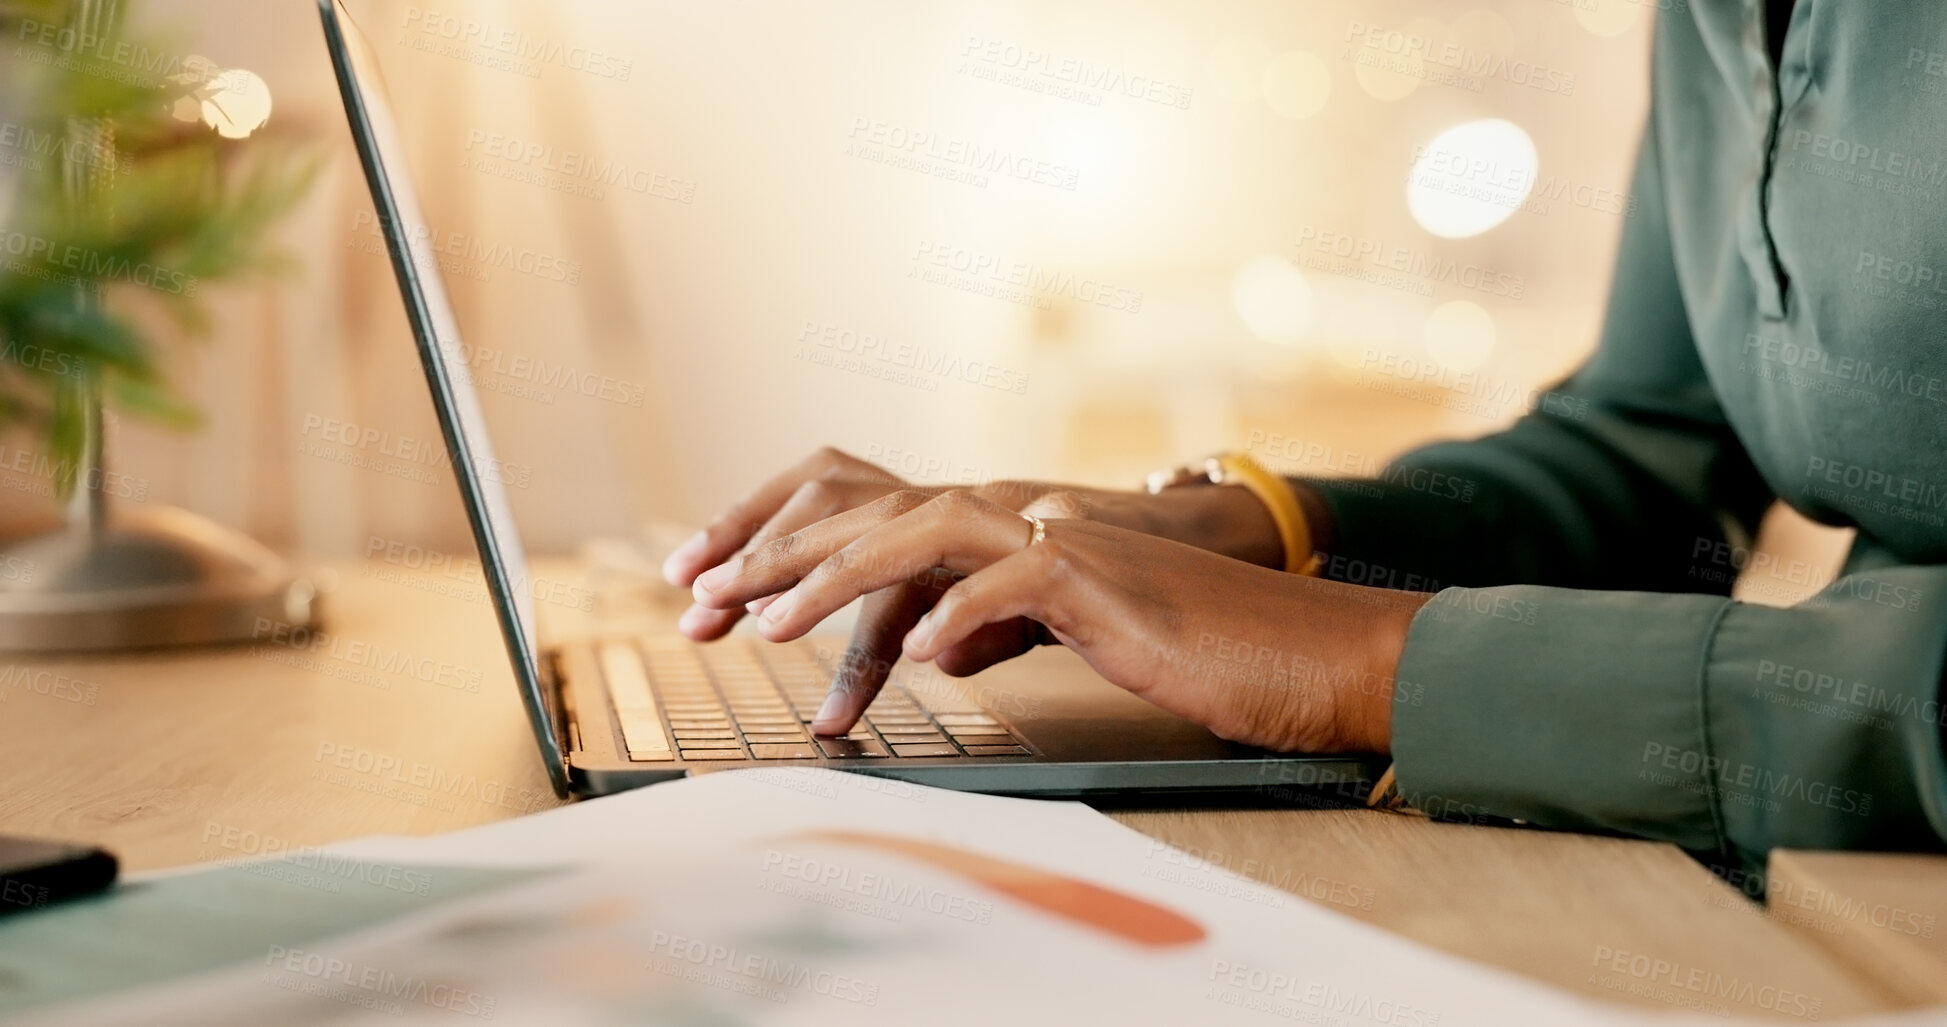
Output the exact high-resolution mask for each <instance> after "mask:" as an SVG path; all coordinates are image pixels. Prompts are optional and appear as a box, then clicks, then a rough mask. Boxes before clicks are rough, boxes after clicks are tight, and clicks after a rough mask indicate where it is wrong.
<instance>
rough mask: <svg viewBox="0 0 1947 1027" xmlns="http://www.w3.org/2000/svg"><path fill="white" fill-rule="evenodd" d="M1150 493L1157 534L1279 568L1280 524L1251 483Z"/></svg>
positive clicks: (1281, 556) (1281, 561)
mask: <svg viewBox="0 0 1947 1027" xmlns="http://www.w3.org/2000/svg"><path fill="white" fill-rule="evenodd" d="M1150 499H1151V501H1152V502H1153V503H1154V504H1155V509H1156V511H1157V514H1158V517H1159V519H1160V520H1161V521H1162V522H1163V525H1162V530H1160V531H1159V532H1157V533H1158V534H1160V535H1163V536H1164V537H1167V538H1172V539H1175V540H1176V541H1178V542H1186V543H1189V544H1190V545H1193V546H1196V547H1197V548H1199V549H1206V550H1209V551H1210V552H1213V553H1217V554H1220V555H1222V556H1228V557H1230V558H1231V559H1233V560H1242V561H1244V562H1246V563H1252V564H1256V565H1258V566H1259V567H1270V568H1273V569H1281V568H1283V566H1284V543H1283V541H1282V540H1281V539H1280V537H1279V535H1278V524H1277V522H1276V521H1275V520H1273V519H1272V517H1271V513H1270V511H1269V510H1266V509H1265V507H1264V503H1263V502H1262V501H1260V500H1259V499H1258V498H1257V497H1256V496H1254V495H1252V494H1251V492H1250V490H1249V489H1243V488H1236V487H1232V486H1215V487H1204V488H1176V489H1168V490H1165V491H1163V492H1159V493H1157V494H1155V495H1154V496H1152V497H1150Z"/></svg>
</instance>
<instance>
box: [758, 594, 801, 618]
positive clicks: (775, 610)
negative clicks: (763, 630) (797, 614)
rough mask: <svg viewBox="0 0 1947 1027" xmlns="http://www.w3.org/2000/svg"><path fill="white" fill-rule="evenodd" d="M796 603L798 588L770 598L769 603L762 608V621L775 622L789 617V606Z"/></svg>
mask: <svg viewBox="0 0 1947 1027" xmlns="http://www.w3.org/2000/svg"><path fill="white" fill-rule="evenodd" d="M796 605H798V590H797V589H795V588H794V589H791V590H790V591H787V592H785V593H784V594H783V595H781V596H778V597H777V598H775V599H772V600H771V605H769V606H767V607H765V608H764V623H766V624H776V623H777V622H778V621H781V620H783V619H784V618H786V617H789V616H790V615H791V608H792V607H794V606H796Z"/></svg>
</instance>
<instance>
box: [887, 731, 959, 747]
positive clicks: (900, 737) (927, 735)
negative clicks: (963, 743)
mask: <svg viewBox="0 0 1947 1027" xmlns="http://www.w3.org/2000/svg"><path fill="white" fill-rule="evenodd" d="M880 733H881V734H883V735H885V736H886V741H888V742H890V743H892V744H893V745H914V744H918V743H920V742H944V741H946V736H945V735H943V734H940V733H939V732H938V731H918V732H905V731H881V732H880Z"/></svg>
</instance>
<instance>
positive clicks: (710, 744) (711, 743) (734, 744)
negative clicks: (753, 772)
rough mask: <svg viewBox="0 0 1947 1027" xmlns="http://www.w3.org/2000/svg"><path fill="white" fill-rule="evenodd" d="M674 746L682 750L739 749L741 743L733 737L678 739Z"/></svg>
mask: <svg viewBox="0 0 1947 1027" xmlns="http://www.w3.org/2000/svg"><path fill="white" fill-rule="evenodd" d="M676 744H677V745H678V746H679V747H681V748H684V749H741V748H743V743H741V742H739V741H737V739H736V738H735V737H734V736H733V737H730V738H678V739H677V740H676Z"/></svg>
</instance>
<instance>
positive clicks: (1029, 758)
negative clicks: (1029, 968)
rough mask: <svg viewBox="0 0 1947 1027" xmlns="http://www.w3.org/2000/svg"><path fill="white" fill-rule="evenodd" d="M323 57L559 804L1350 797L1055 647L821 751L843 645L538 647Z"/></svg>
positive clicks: (929, 680) (897, 706)
mask: <svg viewBox="0 0 1947 1027" xmlns="http://www.w3.org/2000/svg"><path fill="white" fill-rule="evenodd" d="M318 8H319V13H320V15H321V16H322V17H323V20H324V36H325V42H326V44H327V46H328V47H329V48H330V51H331V60H332V64H333V66H334V67H335V69H336V71H337V78H338V88H339V92H340V94H341V95H342V97H343V99H344V105H345V114H346V117H347V119H348V120H349V122H350V126H351V131H352V137H353V139H354V141H355V142H356V144H357V148H358V155H359V160H360V162H361V163H362V164H363V166H364V169H365V178H366V183H367V184H368V185H369V186H370V188H371V193H372V203H373V205H374V207H375V209H376V213H377V220H378V222H379V224H380V226H381V227H382V229H383V232H384V236H385V240H386V247H387V250H388V251H389V253H390V255H391V259H392V267H393V270H394V271H395V273H396V274H397V277H398V280H399V289H400V292H401V293H402V294H403V297H404V300H405V306H406V316H407V320H408V321H409V322H410V323H411V326H412V334H413V339H414V341H415V342H416V344H417V348H418V351H419V357H420V360H421V362H422V363H423V364H424V366H425V372H426V384H427V386H428V387H429V388H430V389H431V391H432V398H433V409H434V411H435V412H436V414H437V415H438V418H439V424H440V430H441V432H442V434H443V435H444V438H445V442H446V448H447V455H448V457H449V458H450V461H451V464H452V468H453V477H454V480H455V481H456V482H457V483H458V484H459V488H460V497H461V499H462V500H463V502H464V504H465V507H466V513H467V519H468V522H469V524H470V525H471V527H472V530H473V537H474V542H475V543H476V544H477V546H478V547H479V551H480V563H481V566H482V569H483V571H484V573H485V576H486V582H487V586H488V590H489V592H490V593H491V596H492V599H493V608H494V614H495V616H496V617H497V618H498V620H499V624H500V630H501V634H502V636H503V637H504V639H505V641H506V648H507V656H508V659H509V660H510V661H512V664H513V671H514V679H515V682H516V683H517V685H518V686H519V688H520V691H521V699H522V701H523V702H524V704H525V707H526V712H527V718H528V721H529V724H530V727H531V728H532V730H533V732H534V740H535V743H536V745H537V747H538V748H539V750H540V754H541V759H542V760H543V761H544V762H545V763H546V765H547V772H548V777H549V779H550V781H551V782H552V783H553V785H554V789H555V791H556V793H557V794H559V795H561V796H563V797H566V796H568V795H570V794H576V793H578V794H583V795H599V794H605V793H609V792H615V791H620V790H623V789H627V788H636V787H640V786H643V785H649V784H654V783H656V782H659V781H667V780H671V779H674V778H679V777H683V776H685V775H688V774H695V773H701V772H709V771H716V770H725V769H731V768H750V767H780V766H794V765H796V766H805V765H809V766H819V767H827V768H832V769H837V770H846V771H856V772H860V773H865V774H872V775H877V776H879V777H885V778H895V779H899V780H903V781H908V782H912V783H916V784H924V785H932V786H937V787H943V788H956V789H963V790H969V791H979V792H991V793H996V794H1007V795H1029V796H1050V797H1054V796H1060V797H1082V796H1107V795H1118V796H1128V795H1154V796H1171V797H1174V798H1177V799H1181V798H1185V797H1188V796H1190V795H1192V794H1199V793H1212V792H1219V793H1226V794H1228V795H1231V796H1233V797H1236V796H1240V795H1244V794H1252V793H1254V794H1255V795H1256V796H1257V797H1259V798H1263V797H1276V798H1292V799H1297V800H1299V801H1303V802H1316V801H1320V799H1322V800H1323V801H1327V802H1330V801H1333V800H1334V799H1336V800H1339V801H1347V802H1349V801H1353V800H1356V799H1358V798H1359V797H1361V796H1363V795H1364V793H1365V792H1366V791H1367V789H1369V788H1370V786H1371V782H1372V781H1373V779H1374V778H1375V776H1376V773H1377V771H1378V770H1379V767H1378V765H1377V764H1376V763H1375V761H1374V760H1372V759H1370V758H1364V757H1348V756H1324V757H1308V756H1302V755H1290V754H1281V753H1270V752H1265V751H1263V750H1259V749H1254V748H1251V747H1248V746H1243V745H1238V744H1235V743H1232V742H1227V741H1224V740H1222V739H1220V738H1218V737H1216V736H1215V735H1213V734H1211V733H1210V732H1209V730H1207V729H1205V728H1204V727H1202V726H1200V725H1197V724H1194V723H1191V722H1190V721H1187V720H1184V719H1182V718H1179V717H1176V716H1174V715H1172V714H1169V713H1166V712H1164V711H1162V710H1160V709H1157V708H1156V707H1154V706H1151V705H1150V704H1148V703H1146V702H1144V701H1142V700H1141V699H1138V698H1136V697H1134V696H1132V695H1130V694H1128V693H1127V692H1125V691H1123V690H1122V689H1119V688H1116V687H1115V686H1113V685H1111V684H1109V683H1108V682H1107V681H1105V680H1103V679H1102V678H1100V677H1098V676H1097V675H1096V674H1095V673H1094V672H1093V671H1091V670H1089V669H1088V667H1087V665H1086V664H1085V663H1083V662H1082V661H1081V660H1080V658H1078V657H1076V656H1075V655H1074V654H1072V653H1069V652H1067V651H1065V650H1061V649H1059V648H1049V649H1043V650H1040V651H1037V652H1035V653H1030V654H1028V655H1025V656H1023V657H1019V658H1017V659H1014V660H1011V661H1008V662H1007V663H1005V664H1003V665H1001V666H999V667H995V668H993V669H990V670H987V671H984V672H982V673H980V674H978V675H975V676H973V677H970V678H966V679H953V678H948V677H946V676H944V675H942V674H940V673H938V672H937V671H934V670H933V669H932V668H914V669H912V670H910V671H904V672H900V671H896V672H895V673H894V674H893V681H892V682H891V683H889V684H888V685H887V686H886V689H885V691H884V692H883V693H881V694H880V696H879V697H878V699H877V700H876V701H874V702H873V704H872V706H871V707H870V708H869V709H868V710H867V711H866V714H865V717H864V718H863V719H862V720H861V721H860V723H859V724H858V726H857V727H856V728H854V729H853V730H852V731H851V732H850V733H848V734H847V735H846V736H845V737H843V738H820V737H814V736H813V735H812V734H811V732H810V730H809V723H810V721H811V719H812V715H813V714H814V713H815V712H816V711H817V709H818V706H819V704H820V703H821V702H822V701H823V700H824V696H825V691H826V687H827V684H828V683H829V681H830V680H831V677H832V674H833V672H834V670H835V667H834V666H833V664H834V663H835V662H836V660H837V658H838V656H839V653H840V652H841V651H842V646H837V645H829V644H828V645H827V646H825V647H823V648H821V647H820V646H818V645H817V644H816V643H815V642H812V641H800V642H798V643H788V644H772V643H767V642H764V641H761V640H758V639H754V638H747V637H744V636H742V635H740V634H733V635H732V636H731V637H730V638H727V639H724V640H722V641H719V642H712V643H704V644H697V643H692V642H690V641H689V640H687V639H685V638H683V637H682V636H681V635H680V634H678V633H677V631H676V628H675V617H674V611H670V616H669V617H668V618H667V619H668V623H667V625H666V626H665V627H663V628H661V629H659V630H652V631H648V632H646V633H643V634H630V635H621V636H617V637H601V636H597V637H595V638H592V639H587V640H577V641H575V642H572V643H566V644H562V645H557V646H550V647H547V648H542V647H541V646H540V643H539V639H538V638H537V635H536V630H535V621H534V611H533V602H532V599H531V597H530V595H529V593H528V591H527V589H526V588H525V587H524V583H525V582H527V581H528V580H529V579H528V576H527V569H526V557H525V555H524V553H523V551H522V548H521V542H520V537H519V535H518V533H517V532H516V530H515V524H514V518H513V514H512V511H511V510H510V508H509V506H508V503H507V495H506V491H505V489H504V488H503V487H502V485H501V483H500V481H499V480H498V479H497V478H496V476H495V475H493V474H492V473H483V472H490V470H491V469H492V468H493V467H495V466H497V465H496V464H495V463H494V457H493V443H492V441H491V439H489V437H488V434H487V425H486V421H485V418H484V417H483V416H482V412H481V408H480V403H479V399H478V397H477V396H476V394H475V393H474V390H473V387H472V384H471V381H470V379H468V378H467V377H465V376H464V375H458V374H455V373H453V371H452V368H453V367H454V366H455V365H461V366H463V365H464V359H463V358H462V356H461V354H462V353H463V352H464V349H463V347H462V344H461V341H460V329H459V324H458V322H457V321H456V319H455V318H454V314H453V309H452V306H451V304H449V303H448V301H447V297H446V290H445V287H444V284H443V283H442V281H441V278H440V270H439V263H438V260H437V257H436V255H435V254H434V253H433V252H432V250H431V248H430V246H429V240H430V238H431V235H430V233H429V232H428V231H427V224H426V221H425V219H424V217H423V216H422V214H421V211H420V207H419V201H418V197H417V194H416V192H415V190H414V189H413V187H412V181H411V178H410V176H409V175H408V173H407V168H406V161H405V155H404V151H403V149H402V148H401V146H400V143H399V132H398V125H397V123H396V122H395V121H394V119H393V113H392V108H391V105H390V104H389V103H388V102H387V100H386V94H385V90H384V87H383V82H382V79H381V76H380V73H379V67H378V64H377V61H376V59H375V56H374V54H373V51H372V49H371V46H370V43H369V42H368V40H367V39H366V37H365V36H364V35H363V34H362V33H361V32H360V31H359V29H358V27H357V26H356V25H355V24H354V23H353V21H352V19H351V17H350V14H349V12H347V11H346V10H345V8H344V5H343V3H342V0H319V3H318Z"/></svg>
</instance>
